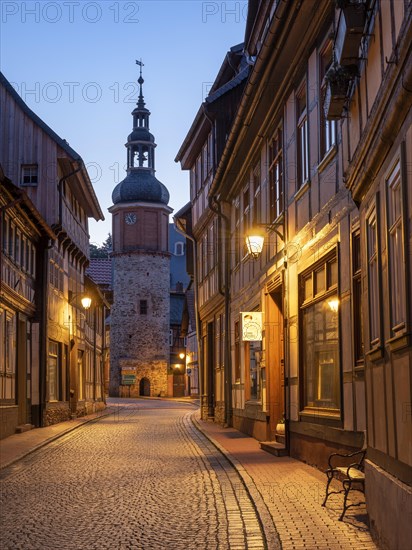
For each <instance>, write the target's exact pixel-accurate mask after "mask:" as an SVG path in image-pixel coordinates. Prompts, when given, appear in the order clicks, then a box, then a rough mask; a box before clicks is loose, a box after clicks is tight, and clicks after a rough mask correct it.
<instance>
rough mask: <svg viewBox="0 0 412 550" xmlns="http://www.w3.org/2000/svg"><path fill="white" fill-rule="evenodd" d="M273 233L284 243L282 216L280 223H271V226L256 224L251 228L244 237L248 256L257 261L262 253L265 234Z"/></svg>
mask: <svg viewBox="0 0 412 550" xmlns="http://www.w3.org/2000/svg"><path fill="white" fill-rule="evenodd" d="M271 231H273V232H274V233H276V235H277V236H278V237H279V238H280V239H281V240H282V241H283V242H285V236H284V235H285V231H284V226H283V216H282V218H281V220H280V221H276V222H273V223H272V224H269V225H266V224H258V225H257V226H256V225H255V226H253V227H251V228H250V229H249V230H248V232H247V234H246V235H245V242H246V248H247V252H248V254H249V255H250V256H251V257H252V258H253V259H254V260H257V259H258V258H259V256H260V255H261V253H262V250H263V245H264V243H265V232H267V233H269V232H271Z"/></svg>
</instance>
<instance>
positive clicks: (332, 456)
mask: <svg viewBox="0 0 412 550" xmlns="http://www.w3.org/2000/svg"><path fill="white" fill-rule="evenodd" d="M357 455H360V459H359V460H358V462H354V463H353V464H351V465H350V466H349V467H348V470H349V468H351V467H354V466H359V467H360V466H361V465H362V463H363V461H364V459H365V455H366V450H361V451H355V452H354V453H349V454H343V453H332V454H331V455H330V456H329V459H328V464H329V469H330V470H333V469H334V467H333V465H332V461H333V460H334V458H335V457H337V456H339V457H340V458H352V457H354V456H357ZM336 465H337V464H336Z"/></svg>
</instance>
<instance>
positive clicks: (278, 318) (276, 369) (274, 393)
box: [266, 284, 285, 439]
mask: <svg viewBox="0 0 412 550" xmlns="http://www.w3.org/2000/svg"><path fill="white" fill-rule="evenodd" d="M267 312H268V321H269V326H268V328H269V335H268V336H269V338H268V343H267V367H268V372H267V373H266V375H267V386H268V412H269V417H270V422H269V429H270V434H268V435H269V437H270V439H273V437H274V434H275V429H276V424H277V423H278V422H280V421H281V420H282V419H284V418H285V362H284V318H283V285H282V284H281V285H279V286H277V287H276V288H275V289H273V290H272V291H271V292H269V294H268V308H267Z"/></svg>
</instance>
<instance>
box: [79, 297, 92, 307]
mask: <svg viewBox="0 0 412 550" xmlns="http://www.w3.org/2000/svg"><path fill="white" fill-rule="evenodd" d="M80 301H81V303H82V306H83V308H84V309H89V308H90V306H91V305H92V299H91V298H90V297H89V296H83V298H82V299H81V300H80Z"/></svg>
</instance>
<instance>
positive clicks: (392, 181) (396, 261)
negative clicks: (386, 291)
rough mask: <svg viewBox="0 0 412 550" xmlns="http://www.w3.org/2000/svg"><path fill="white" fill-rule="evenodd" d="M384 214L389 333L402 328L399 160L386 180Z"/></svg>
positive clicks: (404, 313) (401, 222)
mask: <svg viewBox="0 0 412 550" xmlns="http://www.w3.org/2000/svg"><path fill="white" fill-rule="evenodd" d="M386 192H387V217H388V221H387V224H388V254H389V261H388V263H389V285H390V296H391V300H390V311H391V331H392V336H396V334H397V333H399V331H402V330H403V329H405V324H406V282H405V249H404V244H403V243H404V229H403V226H404V224H403V209H402V205H403V200H402V179H401V168H400V162H399V161H398V162H397V163H396V165H395V167H394V169H393V170H392V173H391V175H390V176H389V178H388V179H387V185H386Z"/></svg>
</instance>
